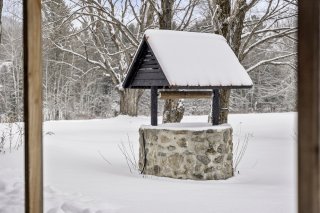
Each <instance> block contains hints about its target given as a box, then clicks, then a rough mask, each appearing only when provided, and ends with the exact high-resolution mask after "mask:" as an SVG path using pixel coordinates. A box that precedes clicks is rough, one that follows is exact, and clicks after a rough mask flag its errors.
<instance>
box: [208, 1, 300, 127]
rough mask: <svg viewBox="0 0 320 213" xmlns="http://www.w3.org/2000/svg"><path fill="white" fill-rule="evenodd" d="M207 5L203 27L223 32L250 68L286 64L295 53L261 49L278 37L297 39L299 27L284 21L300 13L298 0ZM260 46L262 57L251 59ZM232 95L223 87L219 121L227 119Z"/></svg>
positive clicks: (222, 121) (243, 62)
mask: <svg viewBox="0 0 320 213" xmlns="http://www.w3.org/2000/svg"><path fill="white" fill-rule="evenodd" d="M207 6H208V8H207V9H208V13H207V14H208V17H207V25H206V26H205V27H203V28H202V30H203V31H207V32H210V31H211V32H214V33H218V34H221V35H223V36H224V37H225V38H226V40H227V42H228V43H229V45H230V46H231V48H232V49H233V51H234V53H235V54H236V55H237V56H238V58H239V60H240V62H241V63H242V64H243V65H244V66H245V67H246V68H247V71H248V72H251V71H253V70H255V69H257V68H258V67H259V66H262V65H266V64H272V63H273V64H275V63H283V64H286V62H285V61H284V60H285V59H287V58H288V57H294V56H295V55H296V52H295V51H292V52H285V51H282V52H281V51H279V52H278V53H277V54H276V55H275V54H267V52H268V49H264V50H263V49H260V48H261V47H262V46H263V45H266V44H268V43H269V42H275V41H276V40H279V38H284V37H285V38H288V39H291V40H295V38H294V35H295V33H296V32H297V27H296V26H295V25H294V26H285V25H284V24H283V21H284V20H286V19H290V18H295V17H296V16H297V9H296V1H293V0H291V1H284V0H269V1H267V2H263V1H261V0H251V1H246V0H235V1H231V0H207ZM257 8H265V9H264V11H261V10H258V9H257ZM258 49H260V57H259V58H258V59H257V60H255V61H254V63H252V53H253V52H255V51H256V50H258ZM269 50H270V49H269ZM261 52H263V53H264V55H262V53H261ZM261 56H262V57H261ZM229 98H230V90H227V89H223V90H221V91H220V103H221V113H220V118H219V121H220V123H226V122H227V116H228V109H229Z"/></svg>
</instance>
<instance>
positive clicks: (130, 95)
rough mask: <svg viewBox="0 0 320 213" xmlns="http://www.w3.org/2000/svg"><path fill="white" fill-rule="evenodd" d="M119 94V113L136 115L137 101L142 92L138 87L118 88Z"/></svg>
mask: <svg viewBox="0 0 320 213" xmlns="http://www.w3.org/2000/svg"><path fill="white" fill-rule="evenodd" d="M118 92H119V95H120V114H121V115H130V116H137V115H138V103H139V99H140V97H141V95H142V93H143V90H140V89H124V90H119V91H118Z"/></svg>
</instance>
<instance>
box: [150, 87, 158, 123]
mask: <svg viewBox="0 0 320 213" xmlns="http://www.w3.org/2000/svg"><path fill="white" fill-rule="evenodd" d="M151 125H152V126H157V125H158V88H157V87H151Z"/></svg>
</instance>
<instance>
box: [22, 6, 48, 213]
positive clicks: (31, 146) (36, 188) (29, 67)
mask: <svg viewBox="0 0 320 213" xmlns="http://www.w3.org/2000/svg"><path fill="white" fill-rule="evenodd" d="M23 45H24V120H25V212H26V213H43V177H42V74H41V71H42V70H41V69H42V67H41V0H24V1H23Z"/></svg>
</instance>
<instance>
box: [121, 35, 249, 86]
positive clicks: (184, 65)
mask: <svg viewBox="0 0 320 213" xmlns="http://www.w3.org/2000/svg"><path fill="white" fill-rule="evenodd" d="M151 86H157V87H162V88H224V87H227V88H243V87H245V88H248V87H251V86H252V81H251V79H250V77H249V75H248V74H247V72H246V71H245V69H244V68H243V66H242V65H241V64H240V62H239V61H238V59H237V57H236V56H235V54H234V53H233V51H232V50H231V48H230V46H229V45H228V44H227V42H226V40H225V38H224V37H222V36H220V35H215V34H209V33H191V32H181V31H169V30H147V31H146V32H145V34H144V37H143V40H142V42H141V44H140V46H139V48H138V50H137V52H136V54H135V57H134V59H133V61H132V64H131V66H130V68H129V71H128V75H127V77H126V79H125V81H124V82H123V87H124V88H149V87H151Z"/></svg>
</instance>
